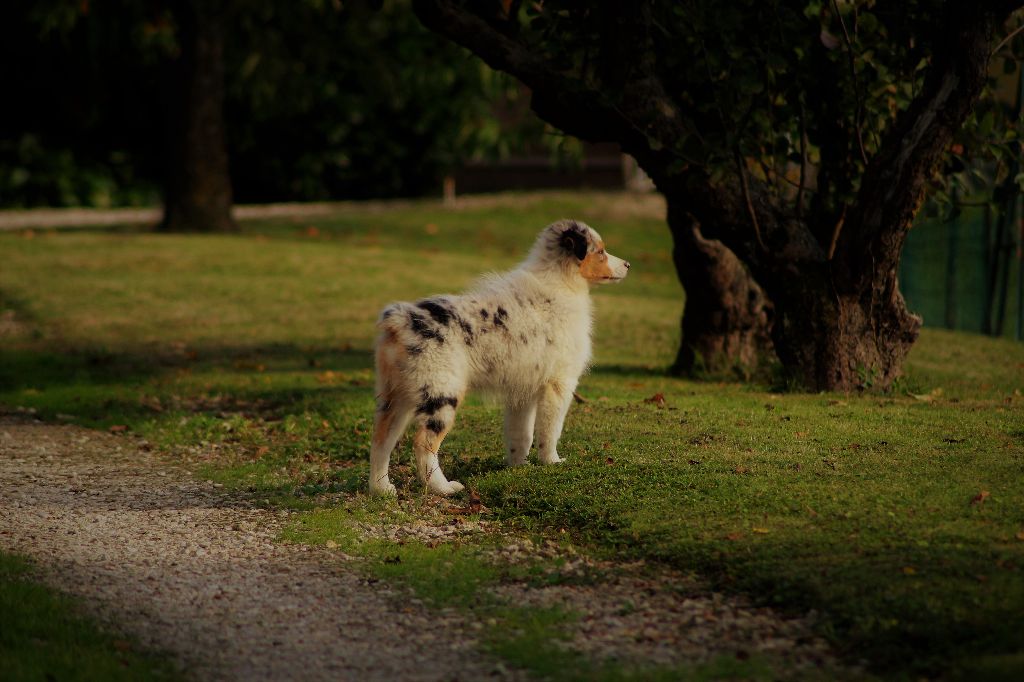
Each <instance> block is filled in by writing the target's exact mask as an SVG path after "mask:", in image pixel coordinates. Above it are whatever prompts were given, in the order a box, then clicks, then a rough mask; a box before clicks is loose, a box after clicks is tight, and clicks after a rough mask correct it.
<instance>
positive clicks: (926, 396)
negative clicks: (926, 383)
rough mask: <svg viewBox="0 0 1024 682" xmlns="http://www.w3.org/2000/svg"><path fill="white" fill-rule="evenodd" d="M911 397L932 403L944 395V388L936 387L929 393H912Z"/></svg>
mask: <svg viewBox="0 0 1024 682" xmlns="http://www.w3.org/2000/svg"><path fill="white" fill-rule="evenodd" d="M910 395H911V397H913V398H914V399H915V400H920V401H921V402H925V403H930V402H933V401H934V400H935V399H936V398H938V397H940V396H941V395H942V388H936V389H933V390H932V391H930V392H928V393H911V394H910Z"/></svg>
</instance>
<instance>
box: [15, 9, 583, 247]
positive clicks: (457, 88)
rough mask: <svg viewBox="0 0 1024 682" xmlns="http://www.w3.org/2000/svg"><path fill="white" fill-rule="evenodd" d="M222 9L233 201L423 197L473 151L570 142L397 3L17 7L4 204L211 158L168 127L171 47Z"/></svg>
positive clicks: (174, 58)
mask: <svg viewBox="0 0 1024 682" xmlns="http://www.w3.org/2000/svg"><path fill="white" fill-rule="evenodd" d="M200 11H201V13H197V12H200ZM220 22H224V23H225V24H226V28H224V30H223V36H222V38H223V45H222V54H221V57H222V59H223V71H224V74H225V78H224V87H223V113H224V118H223V131H224V137H225V141H226V149H227V159H228V160H229V169H230V176H231V177H230V185H231V188H232V189H231V191H232V192H233V196H234V199H235V200H237V201H239V202H269V201H315V200H327V199H342V198H357V199H359V198H372V197H395V196H418V195H423V194H425V193H429V192H437V191H439V188H440V186H441V178H442V177H443V176H445V175H447V174H450V173H452V172H453V171H454V170H455V169H457V168H458V167H459V166H460V165H462V164H464V163H465V162H467V161H470V160H473V159H495V158H499V157H502V156H504V155H508V154H510V153H514V152H517V151H522V150H526V149H531V150H543V152H544V153H549V154H552V155H559V154H561V155H563V157H564V158H565V159H570V157H571V156H572V155H573V154H574V153H577V150H576V149H575V148H572V146H571V145H569V151H565V150H566V145H565V144H564V141H565V136H564V135H562V134H561V133H558V132H556V131H554V130H553V129H552V128H551V127H550V126H546V125H545V124H544V123H542V122H541V121H539V120H538V119H537V118H536V117H535V116H533V115H532V114H531V113H530V112H529V109H528V107H527V106H525V101H526V100H525V95H524V93H523V90H522V88H521V86H520V85H519V84H518V83H517V82H516V81H515V80H514V79H511V78H509V77H508V76H506V75H504V74H500V73H497V72H495V71H492V70H491V69H490V68H488V67H487V66H486V65H484V64H482V63H481V62H479V61H478V60H476V59H472V58H469V55H468V53H467V52H466V51H465V50H464V49H462V48H459V47H457V46H455V45H453V44H452V43H451V42H450V41H447V40H444V39H442V38H440V37H438V36H436V35H435V34H434V33H432V32H430V31H428V30H427V29H425V28H424V27H423V26H422V25H421V24H420V23H419V21H417V19H416V18H415V16H414V15H413V14H412V12H411V10H410V8H409V3H408V2H407V1H406V0H390V1H387V2H370V1H366V2H360V1H358V0H357V1H355V2H344V3H342V2H338V1H337V0H335V1H331V0H299V1H297V2H283V1H280V0H261V1H258V2H230V1H218V2H214V3H210V2H188V1H173V2H172V1H171V0H167V1H155V2H150V3H135V2H131V1H130V0H93V1H91V2H90V1H88V0H42V1H41V2H18V3H15V5H14V6H13V7H12V8H10V9H9V16H8V17H7V20H6V21H5V22H4V23H3V26H2V27H0V43H2V44H0V51H2V55H3V58H4V59H5V60H6V63H7V64H18V65H19V67H18V68H9V69H4V70H3V71H2V72H0V87H2V88H3V91H4V92H5V99H6V101H7V102H8V104H7V105H6V106H5V107H3V109H2V110H0V132H2V135H0V139H2V142H0V205H3V206H7V207H18V206H23V207H24V206H80V205H81V206H122V205H142V204H153V203H158V202H159V201H160V200H161V198H162V197H163V196H164V191H165V189H168V190H169V191H170V192H171V193H172V195H173V194H174V193H175V192H176V191H178V190H177V189H176V187H175V183H176V181H175V179H174V175H175V169H183V168H185V167H194V164H195V163H203V162H209V161H210V155H209V154H201V155H196V157H197V158H193V159H192V161H191V162H190V163H185V157H182V152H183V148H182V147H183V144H182V142H181V140H182V138H183V136H184V132H183V130H178V131H177V132H175V130H174V127H175V126H179V127H181V125H182V121H183V120H186V119H187V113H188V112H190V111H192V112H194V111H195V110H196V107H195V106H182V105H183V104H188V103H189V101H190V100H189V98H188V95H187V91H186V90H185V85H184V84H183V83H182V74H181V73H180V70H181V66H182V65H181V57H182V55H183V48H187V46H188V44H189V43H188V40H186V39H187V38H188V36H189V35H194V34H195V33H196V31H197V29H198V28H199V27H210V26H211V25H216V24H218V23H220ZM185 51H186V52H187V50H185ZM176 69H177V70H178V71H179V73H176V72H175V71H176ZM199 75H204V76H209V75H210V74H209V67H207V68H206V69H205V70H200V71H199ZM193 104H194V103H193ZM496 112H499V113H500V112H505V113H508V112H512V115H511V116H500V115H495V114H496ZM198 128H200V130H198V131H196V134H198V133H201V132H202V126H198ZM165 140H166V141H169V142H170V144H168V145H165V144H164V143H163V142H164V141H165ZM200 144H201V146H202V148H203V149H205V150H207V151H209V149H210V145H211V144H214V143H211V142H209V140H206V141H204V142H201V143H200ZM189 172H190V173H192V174H193V175H194V174H195V172H196V171H195V170H194V169H193V170H190V171H189ZM206 172H209V171H208V170H207V171H206ZM181 184H182V182H181V180H180V179H179V180H178V181H177V185H178V186H180V185H181ZM221 193H223V189H222V190H221ZM195 220H196V217H195V216H193V217H192V221H193V222H194V221H195ZM200 220H202V219H200ZM186 222H187V221H186ZM221 227H223V226H221ZM193 229H194V228H193ZM213 229H217V227H216V225H215V226H214V228H213Z"/></svg>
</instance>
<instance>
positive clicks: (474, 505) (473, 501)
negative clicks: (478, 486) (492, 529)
mask: <svg viewBox="0 0 1024 682" xmlns="http://www.w3.org/2000/svg"><path fill="white" fill-rule="evenodd" d="M445 511H446V512H447V513H449V514H459V515H464V514H482V513H484V512H485V511H487V507H485V506H484V505H483V504H482V503H481V502H480V494H479V493H478V492H477V491H475V490H470V491H469V503H468V504H467V505H466V506H465V507H448V509H446V510H445Z"/></svg>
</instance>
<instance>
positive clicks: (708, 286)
mask: <svg viewBox="0 0 1024 682" xmlns="http://www.w3.org/2000/svg"><path fill="white" fill-rule="evenodd" d="M666 198H667V200H668V207H669V208H668V224H669V228H670V230H671V231H672V240H673V250H672V259H673V261H674V263H675V267H676V274H677V275H678V276H679V282H680V283H681V284H682V285H683V290H684V291H685V292H686V307H685V309H684V311H683V319H682V339H681V340H680V344H679V352H678V353H677V355H676V360H675V363H673V365H672V368H671V370H670V371H671V372H672V373H673V374H693V373H695V371H696V370H698V369H701V368H703V369H704V370H706V371H710V372H723V371H737V372H739V373H740V374H741V376H743V377H744V378H747V377H749V375H750V373H751V372H752V371H753V370H754V369H756V367H757V365H758V363H759V361H760V359H761V358H762V357H763V356H764V355H767V354H770V353H771V352H772V351H771V337H770V330H771V320H772V305H771V303H770V302H769V301H768V300H767V298H766V297H765V295H764V292H763V291H762V290H761V287H759V286H758V285H757V282H755V281H754V279H753V277H751V275H750V273H749V271H748V270H747V268H746V267H745V266H744V265H743V263H741V262H740V260H739V259H738V258H737V257H736V255H735V254H734V253H733V252H732V251H730V250H729V249H727V248H726V247H725V245H723V244H722V243H721V242H719V241H717V240H714V239H705V238H704V236H703V235H702V234H701V231H700V226H699V225H698V224H697V222H696V221H695V220H694V219H693V217H692V216H691V215H690V214H689V213H688V212H687V211H685V210H684V209H683V208H681V206H680V202H679V201H677V200H673V199H672V198H671V197H669V196H667V197H666Z"/></svg>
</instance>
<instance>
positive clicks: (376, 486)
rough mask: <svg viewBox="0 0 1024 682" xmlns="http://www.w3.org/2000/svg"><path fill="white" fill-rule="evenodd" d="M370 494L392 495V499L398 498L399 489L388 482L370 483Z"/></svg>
mask: <svg viewBox="0 0 1024 682" xmlns="http://www.w3.org/2000/svg"><path fill="white" fill-rule="evenodd" d="M370 494H371V495H382V496H383V495H390V496H391V497H398V489H397V488H395V485H394V484H393V483H392V482H391V481H388V480H383V481H370Z"/></svg>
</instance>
